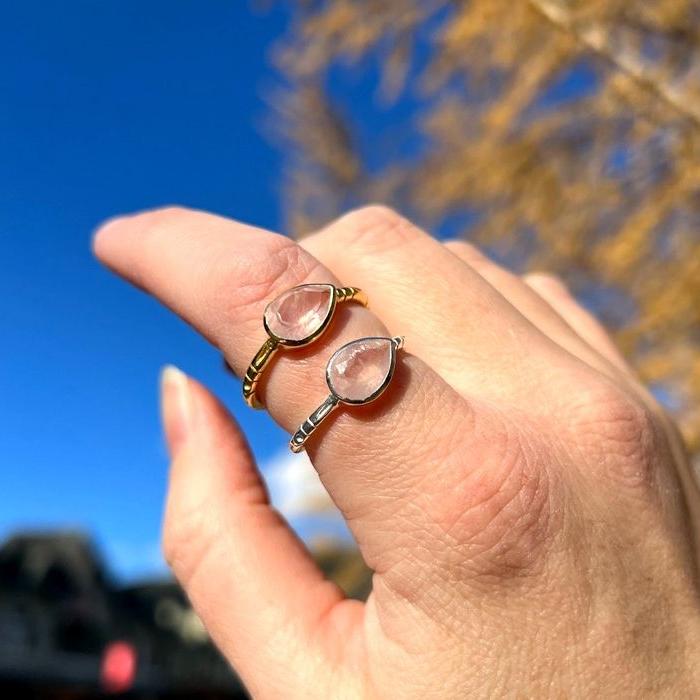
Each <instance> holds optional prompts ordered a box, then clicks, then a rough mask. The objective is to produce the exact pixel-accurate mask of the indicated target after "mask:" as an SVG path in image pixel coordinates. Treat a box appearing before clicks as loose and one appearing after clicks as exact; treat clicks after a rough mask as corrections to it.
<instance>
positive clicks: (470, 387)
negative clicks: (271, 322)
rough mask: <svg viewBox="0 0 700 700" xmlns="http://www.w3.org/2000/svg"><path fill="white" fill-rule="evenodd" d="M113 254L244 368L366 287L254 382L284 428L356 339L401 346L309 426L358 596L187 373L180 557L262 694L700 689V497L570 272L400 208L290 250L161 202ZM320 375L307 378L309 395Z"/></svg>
mask: <svg viewBox="0 0 700 700" xmlns="http://www.w3.org/2000/svg"><path fill="white" fill-rule="evenodd" d="M94 249H95V253H96V255H97V257H98V258H99V259H100V260H101V261H102V262H103V263H104V264H105V265H107V266H108V267H110V268H111V269H112V270H113V271H115V272H116V273H117V274H119V275H121V276H122V277H124V278H125V279H127V280H129V281H130V282H132V283H133V284H135V285H137V286H139V287H140V288H142V289H144V290H145V291H147V292H148V293H150V294H152V295H154V296H155V297H156V298H158V299H160V300H161V301H162V302H163V303H164V304H165V305H167V306H168V307H170V308H171V309H172V310H173V311H174V312H175V313H177V314H179V315H180V316H181V317H182V318H184V319H185V320H186V321H187V322H189V323H190V324H192V326H194V327H195V328H196V329H197V330H198V331H199V332H200V333H202V334H203V335H204V336H205V337H206V338H207V339H208V340H209V341H211V342H212V343H213V344H214V345H216V347H218V348H219V349H220V350H221V351H222V352H223V353H224V355H225V357H226V359H227V361H228V362H229V364H230V365H231V367H232V368H233V369H234V371H235V372H236V373H237V374H238V375H239V376H241V375H242V373H243V372H245V369H246V367H247V364H248V362H249V361H250V358H251V357H252V356H253V354H254V353H255V351H256V350H257V349H258V347H259V346H260V344H261V343H262V341H263V340H264V338H265V335H264V331H263V329H262V324H261V318H262V312H263V309H264V307H265V305H266V303H267V302H268V301H269V300H270V299H272V298H273V297H275V296H276V295H277V294H279V293H280V292H282V291H284V290H286V289H288V288H289V287H292V286H294V285H297V284H303V283H307V282H332V283H336V284H339V283H340V281H342V283H343V284H352V285H355V286H358V287H361V288H362V289H364V290H365V291H366V292H367V293H368V295H369V299H370V306H371V310H369V309H364V308H361V307H359V306H357V305H352V304H344V305H342V306H341V307H338V314H337V317H336V318H335V319H334V322H333V325H332V327H331V329H330V330H329V332H328V333H327V334H326V335H324V336H323V338H322V339H320V340H319V341H318V342H316V343H314V344H313V345H311V346H309V347H308V348H305V349H302V350H298V351H295V352H288V353H280V355H279V356H278V357H277V358H276V359H275V362H274V363H273V365H272V366H271V367H270V368H269V369H268V371H267V372H266V375H265V379H264V382H263V383H262V385H261V387H260V388H261V392H260V393H261V396H262V398H263V401H264V402H265V404H266V406H267V408H268V410H269V412H270V413H271V415H272V416H273V417H274V419H275V420H276V421H277V422H278V423H279V424H280V425H281V426H282V427H284V428H285V429H286V430H288V431H289V432H292V431H293V430H294V429H295V428H296V427H297V426H298V425H299V423H300V422H301V421H302V420H303V419H304V418H305V417H306V416H307V415H308V413H309V411H310V410H311V409H312V408H313V407H315V405H316V404H317V403H318V402H319V401H320V400H321V399H322V398H323V397H324V396H325V395H326V394H327V388H326V386H325V382H324V368H325V363H326V361H327V359H328V357H329V356H330V354H331V353H332V351H333V350H334V349H335V348H337V347H339V346H340V345H341V344H343V343H345V342H348V341H350V340H353V339H355V338H359V337H362V336H372V335H395V334H401V335H405V336H406V340H407V342H406V351H405V352H404V353H403V354H402V356H401V360H400V362H399V365H398V367H397V372H396V375H395V377H394V379H393V382H392V385H391V387H390V388H389V390H388V391H387V392H386V393H385V394H384V395H383V397H382V398H381V399H380V400H378V401H377V402H375V403H373V404H371V405H369V406H365V407H362V408H355V409H349V410H341V411H338V412H337V413H336V414H335V415H334V417H333V418H332V419H330V420H329V421H328V422H327V425H326V426H325V427H324V428H323V429H320V430H319V431H318V432H317V433H316V435H314V439H313V440H311V441H310V442H309V446H308V452H309V456H310V457H311V460H312V462H313V464H314V466H315V468H316V469H317V471H318V473H319V475H320V477H321V479H322V481H323V483H324V485H325V486H326V488H327V489H328V492H329V493H330V495H331V497H332V498H333V500H334V501H335V503H336V504H337V505H338V507H339V508H340V510H341V512H342V513H343V515H344V517H345V518H346V520H347V522H348V525H349V527H350V529H351V531H352V532H353V534H354V536H355V538H356V540H357V543H358V546H359V548H360V551H361V553H362V556H363V557H364V559H365V561H366V562H367V564H368V565H369V567H370V568H371V569H372V570H373V572H374V577H373V590H372V593H371V595H370V597H369V599H368V600H367V602H366V603H360V602H358V601H352V600H347V599H345V598H344V596H343V594H342V592H341V591H340V590H339V589H338V588H337V587H336V586H335V585H334V584H332V583H331V582H329V581H327V580H325V579H324V577H323V575H322V573H321V572H320V571H319V569H318V568H317V566H316V565H315V563H314V562H313V560H312V559H311V557H310V556H309V554H308V552H307V551H306V550H305V548H304V547H303V545H302V544H301V543H300V542H299V541H298V540H297V538H296V537H295V536H294V534H293V533H292V532H291V530H290V529H289V527H288V525H287V524H286V523H285V522H284V521H283V520H282V519H281V518H280V516H279V515H278V514H277V513H276V511H275V510H274V509H273V508H272V507H271V506H270V504H269V501H268V498H267V493H266V490H265V487H264V485H263V482H262V480H261V478H260V474H259V472H258V470H257V468H256V466H255V464H254V462H253V459H252V457H251V454H250V451H249V449H248V446H247V444H246V441H245V438H244V437H243V435H242V434H241V431H240V429H239V428H238V426H237V425H236V424H235V422H234V421H233V418H232V417H231V416H230V415H229V414H228V413H227V412H226V411H225V409H224V408H223V407H222V405H221V404H220V403H219V402H218V401H217V400H216V399H215V398H214V397H213V396H212V395H211V394H210V393H209V391H208V390H207V389H205V388H204V387H203V386H202V385H201V384H199V383H198V382H196V381H195V380H194V379H191V378H189V377H187V376H185V375H184V374H183V373H181V372H180V371H178V370H175V369H174V368H170V369H168V370H166V371H165V372H164V374H163V381H162V410H163V421H164V426H165V432H166V436H167V440H168V444H169V447H170V451H171V455H172V469H171V473H170V479H169V489H168V496H167V506H166V514H165V521H164V535H163V538H164V550H165V554H166V557H167V560H168V562H169V563H170V565H171V566H172V569H173V571H174V572H175V575H176V576H177V578H178V579H179V581H180V582H181V584H182V585H183V586H184V588H185V590H186V591H187V594H188V595H189V597H190V599H191V601H192V603H193V605H194V607H195V609H196V611H197V612H198V614H199V615H200V617H201V618H202V620H203V621H204V624H205V625H206V626H207V629H208V630H209V632H210V634H211V636H212V638H213V639H214V641H215V642H216V644H217V645H218V646H219V647H220V649H221V651H222V652H223V654H224V655H225V656H226V658H227V659H229V660H230V662H231V663H232V665H233V666H234V667H235V669H236V670H237V672H238V673H239V675H240V676H241V678H242V679H243V681H244V683H245V684H246V686H247V688H248V689H249V691H250V692H251V693H252V695H253V696H254V697H256V698H274V699H278V698H392V699H395V698H421V699H422V700H425V699H431V698H436V699H437V698H440V699H441V700H442V699H444V698H465V697H469V698H500V697H505V698H590V697H598V698H601V697H603V698H645V697H654V698H657V697H668V698H691V697H698V693H699V692H700V679H699V678H698V671H697V669H696V666H697V664H696V663H695V660H696V659H697V658H700V657H698V652H699V651H700V626H699V625H698V578H697V566H696V545H695V530H696V528H695V516H694V509H695V507H696V503H697V502H698V500H697V493H696V487H695V484H694V482H693V480H692V479H691V478H690V470H689V464H688V459H687V457H686V456H685V454H684V452H683V449H682V445H681V441H680V439H679V436H678V433H677V431H676V429H675V427H674V426H673V425H672V423H671V421H670V420H669V419H668V417H667V416H665V415H664V413H663V411H662V410H661V408H660V407H659V406H658V405H657V404H656V403H655V402H654V400H653V399H652V398H651V396H650V395H649V394H648V392H647V391H646V390H645V389H644V388H643V387H642V386H641V384H640V382H639V380H638V379H637V377H636V376H635V374H634V372H633V371H632V370H631V369H630V367H629V366H628V365H627V364H626V362H625V360H624V359H623V358H622V356H621V355H620V354H619V353H618V351H617V350H616V348H615V347H614V345H613V343H612V341H611V340H610V338H609V337H608V335H607V334H606V332H605V330H604V329H603V328H602V327H601V326H600V325H599V324H598V322H597V321H596V320H595V319H594V318H593V317H592V316H590V315H589V314H588V313H587V312H586V311H585V310H584V309H582V308H581V307H580V306H579V305H578V304H577V303H576V301H575V300H574V299H573V298H572V297H571V295H570V294H569V293H568V292H567V290H566V288H565V287H564V286H563V284H562V283H561V282H559V281H558V280H556V279H554V278H552V277H549V276H546V275H533V276H529V277H526V278H520V277H518V276H516V275H513V274H511V273H510V272H508V271H506V270H504V269H503V268H501V267H499V266H497V265H496V264H494V263H493V262H492V261H490V260H488V259H487V258H486V257H484V256H483V255H482V254H481V253H479V251H477V250H476V249H475V248H473V247H471V246H469V245H467V244H466V243H461V242H453V243H448V244H445V245H443V244H441V243H439V242H438V241H436V240H434V239H433V238H431V237H430V236H428V235H427V234H425V233H424V232H422V231H420V230H419V229H417V228H416V227H415V226H413V225H412V224H411V223H409V222H408V221H406V220H404V219H402V218H401V217H399V216H398V215H397V214H395V213H394V212H392V211H390V210H388V209H385V208H383V207H376V206H373V207H368V208H365V209H361V210H358V211H354V212H351V213H349V214H347V215H345V216H343V217H342V218H340V219H339V220H337V221H335V222H334V223H332V224H331V225H329V226H328V227H327V228H326V229H324V230H322V231H320V232H318V233H315V234H314V235H311V236H309V237H307V238H306V239H304V240H303V241H301V243H299V244H297V243H295V242H293V241H291V240H289V239H288V238H285V237H282V236H279V235H276V234H273V233H270V232H267V231H262V230H260V229H256V228H253V227H251V226H247V225H244V224H242V223H238V222H235V221H230V220H227V219H223V218H220V217H216V216H213V215H210V214H206V213H202V212H196V211H189V210H184V209H178V208H168V209H163V210H158V211H152V212H147V213H143V214H138V215H135V216H130V217H124V218H120V219H116V220H112V221H110V222H108V223H107V224H106V225H105V226H103V228H102V229H101V230H100V231H99V232H98V234H97V236H96V238H95V242H94ZM300 387H303V390H300Z"/></svg>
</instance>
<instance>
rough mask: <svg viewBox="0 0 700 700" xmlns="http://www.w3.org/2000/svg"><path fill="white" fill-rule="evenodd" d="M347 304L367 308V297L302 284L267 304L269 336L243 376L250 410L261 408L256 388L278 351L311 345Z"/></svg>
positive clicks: (346, 290) (265, 319)
mask: <svg viewBox="0 0 700 700" xmlns="http://www.w3.org/2000/svg"><path fill="white" fill-rule="evenodd" d="M344 301H356V302H358V303H360V304H362V305H363V306H367V296H366V294H365V293H364V292H363V291H361V290H360V289H357V288H356V287H334V286H333V285H332V284H302V285H300V286H298V287H293V288H292V289H288V290H287V291H286V292H284V293H283V294H280V295H279V296H278V297H277V298H276V299H274V300H273V301H271V302H270V303H269V304H268V305H267V307H266V309H265V314H264V316H263V325H264V326H265V330H266V331H267V335H268V336H269V337H268V339H267V340H266V341H265V342H264V343H263V346H262V347H261V348H260V350H258V352H257V354H256V355H255V357H254V358H253V360H252V361H251V363H250V365H249V367H248V371H247V372H246V373H245V376H244V377H243V398H244V399H245V401H246V403H247V404H248V405H249V406H250V407H251V408H262V404H261V403H260V401H259V399H258V397H257V395H256V386H257V384H258V381H259V380H260V375H261V374H262V372H263V370H264V369H265V367H266V366H267V364H268V363H269V362H270V359H271V358H272V356H273V355H274V354H275V353H276V352H277V350H279V349H280V348H295V347H297V348H298V347H302V346H304V345H308V344H309V343H312V342H313V341H314V340H316V339H317V338H318V337H319V336H321V335H322V334H323V332H324V331H325V330H326V329H327V328H328V326H329V325H330V322H331V319H332V318H333V314H334V313H335V308H336V306H337V304H339V303H341V302H344Z"/></svg>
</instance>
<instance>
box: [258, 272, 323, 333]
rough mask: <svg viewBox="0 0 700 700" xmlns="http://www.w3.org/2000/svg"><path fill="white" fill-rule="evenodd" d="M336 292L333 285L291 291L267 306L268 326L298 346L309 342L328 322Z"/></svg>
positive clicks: (295, 288)
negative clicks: (303, 342) (326, 321)
mask: <svg viewBox="0 0 700 700" xmlns="http://www.w3.org/2000/svg"><path fill="white" fill-rule="evenodd" d="M333 292H334V290H333V285H330V284H305V285H303V286H301V287H294V288H293V289H289V290H287V291H286V292H284V293H283V294H280V295H279V296H278V297H277V299H274V300H273V301H271V302H270V303H269V304H268V305H267V308H266V309H265V324H266V325H267V327H268V329H269V330H270V331H271V332H272V333H273V334H274V335H276V336H277V337H278V338H280V339H282V340H290V341H292V342H297V343H298V342H301V341H304V340H307V339H308V338H310V337H311V336H312V335H314V333H316V332H317V331H318V330H319V329H320V328H321V326H322V325H323V322H324V321H325V320H326V318H328V314H329V313H330V311H331V306H332V304H333Z"/></svg>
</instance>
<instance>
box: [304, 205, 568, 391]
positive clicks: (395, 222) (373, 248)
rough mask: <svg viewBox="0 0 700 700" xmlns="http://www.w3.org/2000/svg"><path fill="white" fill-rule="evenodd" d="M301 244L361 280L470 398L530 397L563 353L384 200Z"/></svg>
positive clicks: (376, 305) (383, 311)
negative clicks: (535, 384)
mask: <svg viewBox="0 0 700 700" xmlns="http://www.w3.org/2000/svg"><path fill="white" fill-rule="evenodd" d="M301 245H302V246H303V247H304V248H305V249H306V250H308V251H309V252H311V253H312V254H313V255H314V256H315V257H316V258H317V259H318V260H320V261H321V262H322V263H324V264H325V265H326V266H327V267H328V268H330V269H331V270H333V272H335V274H337V275H338V276H340V277H341V278H343V279H346V278H350V277H352V279H353V280H356V282H354V283H356V284H357V285H358V286H361V287H362V288H363V289H365V291H366V292H367V293H368V295H369V299H370V304H371V306H372V308H373V309H374V310H375V311H376V312H377V313H378V315H379V316H380V317H381V318H383V319H384V321H385V322H386V323H387V325H388V326H389V328H390V329H391V331H392V333H394V332H395V333H399V332H401V333H402V334H403V333H405V334H406V335H407V336H409V337H410V338H411V347H412V348H413V349H414V351H415V352H416V354H418V355H419V356H420V357H421V358H423V359H424V360H425V361H426V362H427V363H428V364H430V366H431V367H433V368H434V369H435V370H436V371H437V372H438V373H439V374H440V375H441V376H442V377H443V378H444V379H445V380H446V381H447V382H448V383H450V384H451V385H452V386H454V387H455V388H456V389H458V390H459V391H461V392H462V393H463V394H465V395H479V396H483V397H485V398H490V399H498V400H507V401H508V402H514V401H515V402H517V401H518V400H519V399H521V400H522V402H523V403H527V404H530V403H531V401H530V398H531V396H532V391H533V382H536V381H537V380H536V378H537V377H539V376H540V371H539V370H542V369H543V368H545V367H551V366H552V365H553V364H555V362H556V361H557V357H558V355H561V354H562V353H561V349H560V348H559V347H558V346H556V345H554V344H553V343H552V342H551V341H550V340H549V338H547V337H545V336H544V335H543V334H542V333H540V332H539V331H538V330H537V329H536V328H535V327H533V325H532V324H531V323H530V322H529V321H528V320H527V319H526V318H524V317H523V315H522V314H521V313H520V312H519V311H518V310H517V309H516V308H514V307H513V305H512V304H510V303H509V302H508V301H507V300H506V299H505V298H504V297H503V296H502V295H501V294H500V293H499V292H498V291H496V290H495V289H494V288H493V287H492V286H491V285H489V284H488V283H486V282H485V281H484V279H483V278H482V277H480V276H479V275H478V274H477V273H476V272H474V271H473V270H471V269H469V268H468V267H467V266H465V265H464V264H463V263H462V261H461V260H459V259H458V258H456V257H455V256H454V255H453V254H452V253H450V252H449V251H448V250H446V249H445V247H444V246H443V245H442V244H441V243H439V242H438V241H436V240H435V239H434V238H432V237H431V236H429V235H427V234H426V233H424V232H423V231H420V230H419V229H418V228H416V227H415V226H413V225H412V224H411V223H410V222H408V221H406V220H404V219H403V218H401V217H400V216H398V215H397V214H395V213H394V212H392V211H391V210H388V209H386V208H384V207H376V206H373V207H367V208H365V209H361V210H358V211H356V212H351V213H350V214H348V215H346V216H344V217H342V218H341V219H340V220H338V221H337V222H335V223H333V224H331V225H330V226H328V227H327V228H325V229H323V230H322V231H319V232H318V233H314V234H313V235H311V236H308V237H306V238H305V239H303V240H302V241H301ZM398 329H402V330H401V331H399V330H398ZM494 375H496V376H498V377H500V378H501V379H502V381H499V382H494V381H493V376H494Z"/></svg>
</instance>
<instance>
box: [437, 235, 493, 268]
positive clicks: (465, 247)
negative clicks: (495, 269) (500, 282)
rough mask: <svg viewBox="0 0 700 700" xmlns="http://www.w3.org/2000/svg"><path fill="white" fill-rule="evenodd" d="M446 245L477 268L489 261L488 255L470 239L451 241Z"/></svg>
mask: <svg viewBox="0 0 700 700" xmlns="http://www.w3.org/2000/svg"><path fill="white" fill-rule="evenodd" d="M446 245H447V247H448V248H449V249H450V250H452V251H453V252H455V253H456V254H457V255H459V257H460V258H461V259H462V260H464V262H465V263H467V265H470V266H471V267H475V268H476V267H479V266H480V265H483V264H484V263H486V262H488V260H487V258H486V256H485V255H484V254H483V253H482V252H481V251H480V250H479V249H478V248H477V247H476V246H475V245H474V244H473V243H469V242H468V241H450V242H449V243H448V244H446Z"/></svg>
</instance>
